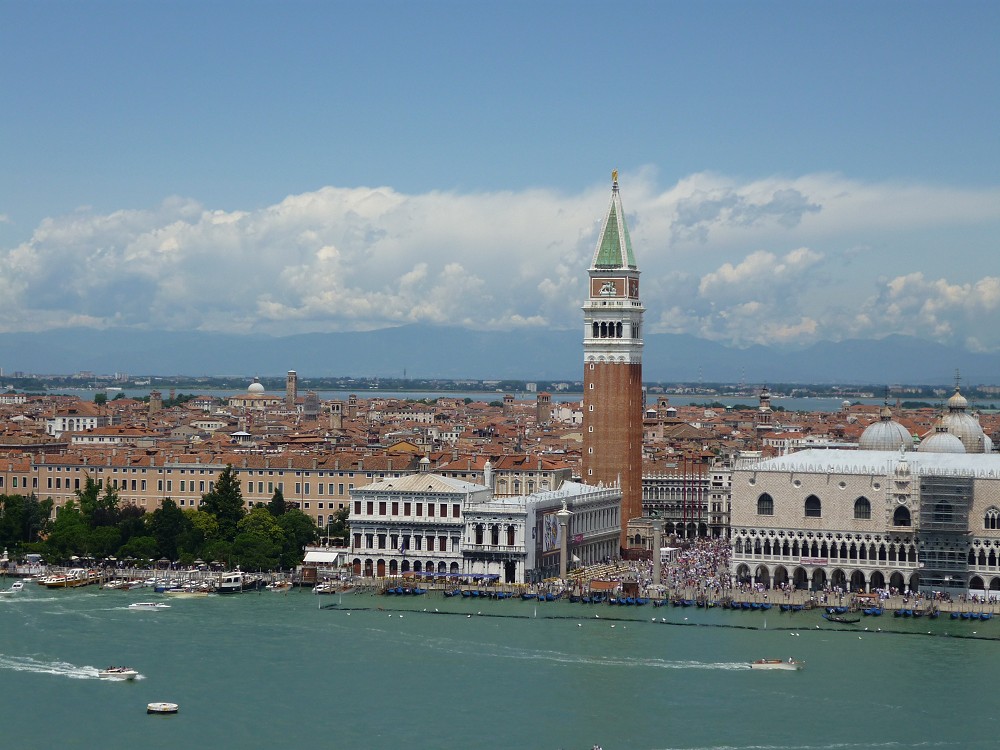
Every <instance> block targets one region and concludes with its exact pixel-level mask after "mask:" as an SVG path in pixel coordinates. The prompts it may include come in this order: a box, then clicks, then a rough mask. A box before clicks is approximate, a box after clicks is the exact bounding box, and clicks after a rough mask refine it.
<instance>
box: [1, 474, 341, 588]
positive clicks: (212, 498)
mask: <svg viewBox="0 0 1000 750" xmlns="http://www.w3.org/2000/svg"><path fill="white" fill-rule="evenodd" d="M75 495H76V499H75V500H72V501H70V502H68V503H66V505H65V506H63V507H62V508H60V509H59V511H58V513H57V514H56V517H55V518H54V519H53V518H51V514H52V505H53V502H52V500H51V498H50V499H47V500H41V501H40V500H38V499H37V498H35V497H34V496H24V495H0V544H3V545H4V546H5V547H7V548H9V549H10V550H11V551H12V552H14V554H17V555H21V556H23V555H24V554H27V553H32V552H35V553H39V554H41V555H42V556H43V557H44V558H45V559H46V560H48V561H52V562H56V561H66V560H69V559H71V558H72V557H74V556H76V557H81V558H91V557H92V558H96V559H107V558H112V557H114V558H116V559H118V560H128V559H133V560H136V561H148V560H160V559H164V558H165V559H167V560H170V561H171V562H174V561H179V562H180V563H182V564H185V565H190V564H193V563H195V562H196V561H198V560H201V561H204V562H213V561H214V562H218V563H223V564H225V565H227V566H230V567H231V566H236V565H239V566H240V567H241V568H243V569H244V570H274V569H276V568H292V567H294V566H296V565H298V564H299V563H300V562H302V556H303V548H304V547H305V545H307V544H310V543H312V542H315V541H316V539H317V537H318V530H317V528H316V525H315V524H314V523H313V521H312V519H311V518H310V517H309V516H307V515H306V514H305V513H303V512H302V511H301V510H299V509H298V508H296V507H293V506H291V505H290V504H289V503H287V502H285V499H284V497H283V496H282V494H281V492H280V491H278V492H276V493H275V494H274V497H272V498H271V501H270V503H268V504H267V505H266V506H258V507H256V508H252V509H251V510H250V511H249V512H247V510H246V507H245V505H244V502H243V493H242V490H241V489H240V483H239V481H238V479H237V476H236V472H235V471H234V470H233V467H232V466H227V467H226V468H225V469H224V470H223V471H222V473H221V474H220V475H219V477H218V478H217V479H216V481H215V482H214V483H213V484H212V487H211V489H210V490H209V492H208V493H206V494H205V495H203V496H202V500H201V505H200V506H199V507H198V508H197V509H195V508H183V509H182V508H180V507H178V506H177V504H176V503H175V502H174V501H173V500H171V499H169V498H167V499H165V500H164V501H163V502H162V504H161V506H160V507H159V508H157V509H156V510H155V511H153V512H152V513H146V512H145V511H143V510H142V509H141V508H139V507H137V506H136V505H134V504H131V503H126V504H122V503H121V502H120V500H119V497H118V491H117V490H116V489H115V488H114V487H111V486H106V487H102V486H101V485H99V484H98V483H97V482H95V481H94V480H93V479H92V478H91V477H87V480H86V483H85V486H84V487H83V488H82V489H80V490H77V491H76V493H75ZM327 532H328V534H329V536H331V537H339V538H342V539H346V537H347V533H348V529H347V510H346V509H345V510H342V511H340V512H338V513H337V514H335V515H334V517H333V518H332V520H331V525H330V527H328V529H327Z"/></svg>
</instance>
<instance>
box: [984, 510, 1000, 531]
mask: <svg viewBox="0 0 1000 750" xmlns="http://www.w3.org/2000/svg"><path fill="white" fill-rule="evenodd" d="M983 528H986V529H1000V508H997V507H996V506H991V507H989V508H987V509H986V517H985V518H984V519H983Z"/></svg>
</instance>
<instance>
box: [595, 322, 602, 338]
mask: <svg viewBox="0 0 1000 750" xmlns="http://www.w3.org/2000/svg"><path fill="white" fill-rule="evenodd" d="M593 337H594V338H595V339H597V338H600V337H601V326H600V324H599V323H598V322H597V321H594V336H593Z"/></svg>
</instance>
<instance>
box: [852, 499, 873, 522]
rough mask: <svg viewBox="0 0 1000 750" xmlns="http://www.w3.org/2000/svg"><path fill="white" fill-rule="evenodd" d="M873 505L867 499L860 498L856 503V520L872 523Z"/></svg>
mask: <svg viewBox="0 0 1000 750" xmlns="http://www.w3.org/2000/svg"><path fill="white" fill-rule="evenodd" d="M871 517H872V504H871V502H870V501H869V500H868V498H867V497H859V498H858V499H857V500H855V501H854V518H855V520H858V521H870V520H871Z"/></svg>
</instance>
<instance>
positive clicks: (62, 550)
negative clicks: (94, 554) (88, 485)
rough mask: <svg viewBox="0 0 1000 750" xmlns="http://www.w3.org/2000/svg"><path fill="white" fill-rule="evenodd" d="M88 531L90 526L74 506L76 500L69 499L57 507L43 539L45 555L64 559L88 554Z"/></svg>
mask: <svg viewBox="0 0 1000 750" xmlns="http://www.w3.org/2000/svg"><path fill="white" fill-rule="evenodd" d="M89 532H90V527H89V526H88V525H87V521H86V519H85V518H84V517H83V513H81V512H80V509H79V508H78V507H77V506H76V502H75V501H73V500H70V501H69V502H68V503H66V504H65V505H64V506H63V507H62V508H60V509H59V513H58V515H57V516H56V520H55V521H53V522H52V524H51V526H50V529H49V532H48V537H47V538H46V539H45V546H46V548H47V549H48V553H47V554H46V557H47V558H49V559H59V560H65V559H68V558H69V557H70V556H72V555H76V554H82V555H87V554H89V552H90V533H89Z"/></svg>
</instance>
